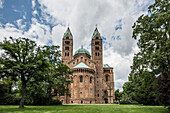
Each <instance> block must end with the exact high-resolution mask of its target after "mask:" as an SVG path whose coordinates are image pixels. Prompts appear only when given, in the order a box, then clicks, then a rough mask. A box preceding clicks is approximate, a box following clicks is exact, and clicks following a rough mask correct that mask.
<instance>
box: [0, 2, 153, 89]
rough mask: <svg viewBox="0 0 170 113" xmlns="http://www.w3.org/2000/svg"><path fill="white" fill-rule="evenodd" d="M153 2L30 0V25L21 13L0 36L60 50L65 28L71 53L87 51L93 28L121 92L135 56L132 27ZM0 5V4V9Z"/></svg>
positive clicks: (2, 30)
mask: <svg viewBox="0 0 170 113" xmlns="http://www.w3.org/2000/svg"><path fill="white" fill-rule="evenodd" d="M153 2H154V0H74V2H73V1H71V0H50V1H46V0H33V1H32V3H31V4H32V6H31V12H32V14H30V15H31V16H30V21H29V22H26V23H25V20H26V19H27V18H28V14H27V15H26V14H24V13H23V15H22V17H24V18H17V19H16V20H14V22H15V23H16V24H17V27H16V25H14V24H11V23H10V22H9V23H5V25H2V26H4V27H0V34H2V35H1V36H6V37H8V36H14V37H20V36H25V37H28V38H31V39H33V40H35V41H36V42H37V43H38V44H39V45H45V44H49V43H52V44H55V45H59V46H61V45H62V37H63V34H64V32H65V31H66V29H67V25H68V24H69V27H70V29H71V32H72V34H73V41H74V42H73V43H74V47H73V51H74V52H75V51H76V50H77V49H78V48H80V47H81V45H83V47H84V48H87V49H88V50H89V51H91V46H90V43H91V38H92V34H93V32H94V29H95V25H96V24H97V25H98V29H99V32H100V33H101V35H102V37H103V39H104V38H105V40H103V42H104V43H103V50H104V51H103V52H104V63H108V64H109V65H110V66H113V67H114V75H115V86H116V88H115V89H117V88H120V89H121V86H122V85H123V83H124V82H125V81H127V80H128V74H129V73H130V66H131V65H132V60H133V55H134V53H136V52H138V48H137V45H136V41H135V40H134V39H132V31H133V29H132V25H133V23H134V22H135V21H136V20H137V18H138V17H139V16H140V15H141V14H146V13H147V7H148V6H149V5H150V4H152V3H153ZM1 4H2V0H1V1H0V7H1V6H2V5H1ZM15 7H16V6H15ZM18 10H19V9H18ZM18 10H17V11H18ZM19 11H20V10H19ZM20 12H23V11H20ZM24 15H25V16H24ZM9 17H10V15H9ZM2 18H3V17H2ZM23 20H24V21H23ZM25 25H29V27H28V28H27V27H26V26H25ZM25 28H27V30H25ZM0 41H1V40H0Z"/></svg>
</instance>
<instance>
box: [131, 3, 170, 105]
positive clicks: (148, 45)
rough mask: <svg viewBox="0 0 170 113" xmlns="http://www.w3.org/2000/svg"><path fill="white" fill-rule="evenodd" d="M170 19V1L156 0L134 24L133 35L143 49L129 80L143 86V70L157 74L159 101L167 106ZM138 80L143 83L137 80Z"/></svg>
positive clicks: (168, 92) (134, 60)
mask: <svg viewBox="0 0 170 113" xmlns="http://www.w3.org/2000/svg"><path fill="white" fill-rule="evenodd" d="M169 20H170V7H169V1H168V0H155V3H154V4H153V5H151V6H149V8H148V15H145V16H144V15H141V16H140V17H139V18H138V20H137V21H136V22H135V23H134V25H133V27H132V28H133V36H132V38H134V39H138V43H137V45H138V47H139V49H140V51H139V53H137V54H136V55H135V57H134V59H133V66H131V69H132V71H131V74H130V80H131V81H132V82H137V83H139V84H137V85H138V86H141V83H142V82H144V81H142V78H143V77H142V76H143V74H142V73H143V72H146V71H148V72H149V73H152V74H154V76H156V77H157V78H158V83H159V84H157V88H158V92H159V93H158V97H159V98H158V100H159V101H160V102H162V104H163V105H165V106H167V105H170V95H169V94H170V87H167V86H168V85H170V75H169V73H170V68H169V67H170V62H169V61H170V51H169V47H170V46H169V45H170V39H169V34H170V23H169ZM146 78H147V77H146ZM159 78H161V79H159ZM137 79H138V80H139V81H141V82H138V81H136V80H137ZM142 87H143V86H142ZM162 89H163V90H162ZM148 91H149V90H148ZM162 100H164V101H162Z"/></svg>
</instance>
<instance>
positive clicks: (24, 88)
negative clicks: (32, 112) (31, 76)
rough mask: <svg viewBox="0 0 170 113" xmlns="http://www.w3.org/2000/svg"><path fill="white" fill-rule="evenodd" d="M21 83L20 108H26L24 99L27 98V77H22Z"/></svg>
mask: <svg viewBox="0 0 170 113" xmlns="http://www.w3.org/2000/svg"><path fill="white" fill-rule="evenodd" d="M21 82H22V93H21V94H22V98H21V101H20V105H19V108H24V98H25V94H26V81H25V77H24V76H21Z"/></svg>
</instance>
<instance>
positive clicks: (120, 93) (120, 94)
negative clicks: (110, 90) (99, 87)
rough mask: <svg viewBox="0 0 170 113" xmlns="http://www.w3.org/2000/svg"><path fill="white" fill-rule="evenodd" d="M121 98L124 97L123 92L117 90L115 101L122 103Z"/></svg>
mask: <svg viewBox="0 0 170 113" xmlns="http://www.w3.org/2000/svg"><path fill="white" fill-rule="evenodd" d="M121 97H122V92H119V89H117V90H116V91H115V100H116V101H117V100H118V101H119V103H120V99H121Z"/></svg>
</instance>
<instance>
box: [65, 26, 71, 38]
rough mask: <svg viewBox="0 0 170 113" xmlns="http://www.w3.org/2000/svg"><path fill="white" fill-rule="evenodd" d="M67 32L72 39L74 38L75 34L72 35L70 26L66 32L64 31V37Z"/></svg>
mask: <svg viewBox="0 0 170 113" xmlns="http://www.w3.org/2000/svg"><path fill="white" fill-rule="evenodd" d="M67 34H68V35H69V36H70V37H71V39H73V35H72V33H71V31H70V28H69V27H68V28H67V30H66V32H65V33H64V36H63V38H64V37H65V36H66V35H67Z"/></svg>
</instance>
